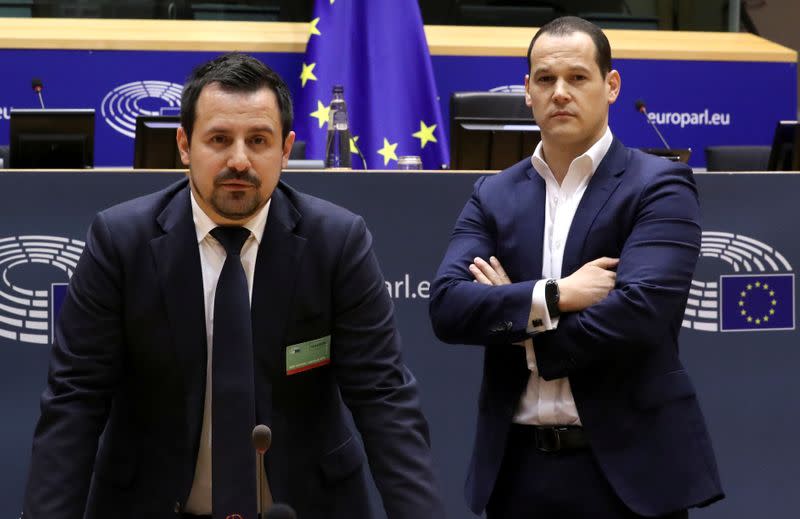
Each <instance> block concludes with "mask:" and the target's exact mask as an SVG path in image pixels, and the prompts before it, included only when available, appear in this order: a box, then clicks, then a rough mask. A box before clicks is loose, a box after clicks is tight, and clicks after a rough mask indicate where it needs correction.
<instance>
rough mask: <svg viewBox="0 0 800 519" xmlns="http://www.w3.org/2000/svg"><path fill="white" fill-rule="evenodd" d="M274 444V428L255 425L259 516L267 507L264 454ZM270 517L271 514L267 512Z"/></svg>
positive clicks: (254, 440)
mask: <svg viewBox="0 0 800 519" xmlns="http://www.w3.org/2000/svg"><path fill="white" fill-rule="evenodd" d="M270 445H272V430H271V429H270V428H269V427H267V426H266V425H264V424H259V425H256V426H255V427H253V448H254V449H255V450H256V485H258V487H257V488H258V489H257V491H256V492H257V494H258V517H261V514H263V513H264V509H265V508H266V506H265V503H264V497H265V496H264V493H263V492H262V488H263V487H264V481H263V475H262V473H263V472H264V454H265V453H266V452H267V451H268V450H269V447H270ZM267 516H268V517H269V514H267ZM278 517H281V516H278Z"/></svg>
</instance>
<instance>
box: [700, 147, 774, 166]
mask: <svg viewBox="0 0 800 519" xmlns="http://www.w3.org/2000/svg"><path fill="white" fill-rule="evenodd" d="M769 152H770V147H769V146H709V147H707V148H706V170H707V171H766V169H767V163H768V162H769Z"/></svg>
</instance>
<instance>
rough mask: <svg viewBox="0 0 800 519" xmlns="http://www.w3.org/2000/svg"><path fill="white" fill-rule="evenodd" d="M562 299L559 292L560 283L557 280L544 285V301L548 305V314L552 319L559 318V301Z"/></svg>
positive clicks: (550, 280) (549, 280) (551, 280)
mask: <svg viewBox="0 0 800 519" xmlns="http://www.w3.org/2000/svg"><path fill="white" fill-rule="evenodd" d="M560 298H561V292H559V291H558V281H556V280H555V279H548V280H547V283H545V284H544V300H545V303H547V313H549V314H550V318H551V319H552V318H553V317H558V316H559V315H561V312H560V311H559V310H558V300H559V299H560Z"/></svg>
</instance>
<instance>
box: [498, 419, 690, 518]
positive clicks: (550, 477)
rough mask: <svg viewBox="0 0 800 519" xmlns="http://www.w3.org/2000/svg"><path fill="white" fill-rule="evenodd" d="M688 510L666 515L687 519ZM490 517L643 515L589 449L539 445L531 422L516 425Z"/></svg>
mask: <svg viewBox="0 0 800 519" xmlns="http://www.w3.org/2000/svg"><path fill="white" fill-rule="evenodd" d="M688 516H689V514H688V512H687V511H686V510H682V511H679V512H676V513H673V514H670V515H667V516H663V517H662V518H660V519H687V518H688ZM486 517H487V519H532V518H536V519H557V518H564V519H581V518H586V519H637V518H641V517H642V516H640V515H637V514H635V513H633V512H632V511H631V510H630V509H629V508H628V507H627V506H625V504H624V503H623V502H622V500H621V499H620V498H619V497H617V495H616V493H615V492H614V489H613V488H612V487H611V485H610V484H609V483H608V481H606V478H605V476H604V475H603V473H602V471H601V470H600V467H599V465H598V464H597V461H595V459H594V456H593V455H592V452H591V451H590V450H589V449H575V450H564V451H559V452H555V453H547V452H542V451H540V450H539V449H537V448H536V445H535V441H534V436H533V435H532V434H531V431H530V426H525V425H512V426H511V432H510V433H509V438H508V443H507V444H506V452H505V456H504V457H503V462H502V465H501V467H500V474H499V476H498V478H497V483H495V486H494V491H493V492H492V496H491V498H490V499H489V504H488V505H487V507H486Z"/></svg>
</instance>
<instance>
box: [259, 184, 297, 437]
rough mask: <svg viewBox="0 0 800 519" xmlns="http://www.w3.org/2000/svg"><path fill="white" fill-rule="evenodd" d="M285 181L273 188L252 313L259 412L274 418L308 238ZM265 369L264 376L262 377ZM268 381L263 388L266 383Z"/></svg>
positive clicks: (262, 418)
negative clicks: (277, 378) (274, 379)
mask: <svg viewBox="0 0 800 519" xmlns="http://www.w3.org/2000/svg"><path fill="white" fill-rule="evenodd" d="M284 189H285V188H284V186H283V183H281V184H280V185H279V186H278V187H277V188H276V189H275V191H274V192H273V193H272V202H271V205H270V209H269V216H268V217H267V225H266V227H265V228H264V235H263V236H262V238H261V244H260V245H259V250H258V257H257V259H256V269H255V278H254V280H253V298H252V303H251V315H252V321H253V345H254V355H255V361H256V386H257V387H256V390H257V395H258V397H257V398H256V401H257V402H258V409H257V415H258V419H259V420H260V423H265V424H270V423H271V422H272V416H271V413H272V410H271V406H270V405H269V404H270V403H271V402H272V387H271V386H272V384H271V382H270V380H269V376H270V375H273V376H274V375H278V374H282V373H284V372H285V369H286V367H285V366H284V360H283V348H284V346H285V345H284V337H285V335H286V328H287V325H288V321H289V310H290V308H291V302H292V298H293V294H294V289H295V281H296V278H297V273H298V268H299V265H300V260H301V257H302V254H303V251H304V249H305V244H306V239H305V238H303V237H301V236H298V235H297V234H295V233H294V229H295V227H296V226H297V224H298V222H299V221H300V219H301V218H302V215H301V214H300V213H299V212H298V211H297V209H296V208H295V206H294V204H292V202H291V200H290V199H289V197H287V195H286V193H284ZM260 374H263V376H260ZM262 384H264V386H263V387H261V385H262Z"/></svg>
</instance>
